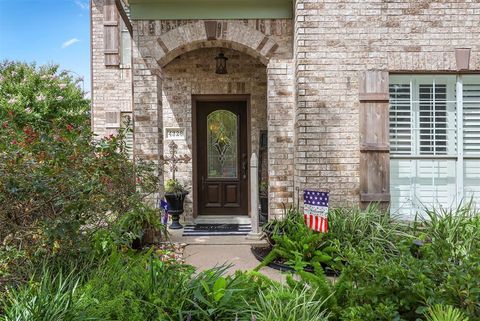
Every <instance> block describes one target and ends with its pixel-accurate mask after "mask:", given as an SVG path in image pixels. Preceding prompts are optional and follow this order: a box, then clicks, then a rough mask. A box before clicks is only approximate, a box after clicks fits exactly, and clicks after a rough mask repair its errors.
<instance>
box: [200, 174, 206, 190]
mask: <svg viewBox="0 0 480 321" xmlns="http://www.w3.org/2000/svg"><path fill="white" fill-rule="evenodd" d="M200 184H202V191H204V190H205V178H204V177H203V176H202V179H201V183H200Z"/></svg>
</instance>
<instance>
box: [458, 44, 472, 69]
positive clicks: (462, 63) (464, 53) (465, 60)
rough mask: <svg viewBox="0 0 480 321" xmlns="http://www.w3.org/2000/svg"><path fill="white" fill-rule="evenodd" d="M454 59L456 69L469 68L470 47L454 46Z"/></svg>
mask: <svg viewBox="0 0 480 321" xmlns="http://www.w3.org/2000/svg"><path fill="white" fill-rule="evenodd" d="M455 60H456V62H457V70H468V69H469V68H470V48H455Z"/></svg>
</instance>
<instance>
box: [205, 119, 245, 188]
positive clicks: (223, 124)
mask: <svg viewBox="0 0 480 321" xmlns="http://www.w3.org/2000/svg"><path fill="white" fill-rule="evenodd" d="M237 141H238V119H237V115H235V114H234V113H232V112H230V111H228V110H216V111H214V112H212V113H211V114H210V115H208V116H207V169H208V177H210V178H232V177H237V159H238V157H237V144H238V142H237Z"/></svg>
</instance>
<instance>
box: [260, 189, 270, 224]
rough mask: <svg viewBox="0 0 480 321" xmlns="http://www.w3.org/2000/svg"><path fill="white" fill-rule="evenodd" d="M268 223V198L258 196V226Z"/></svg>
mask: <svg viewBox="0 0 480 321" xmlns="http://www.w3.org/2000/svg"><path fill="white" fill-rule="evenodd" d="M267 222H268V196H260V225H263V224H265V223H267Z"/></svg>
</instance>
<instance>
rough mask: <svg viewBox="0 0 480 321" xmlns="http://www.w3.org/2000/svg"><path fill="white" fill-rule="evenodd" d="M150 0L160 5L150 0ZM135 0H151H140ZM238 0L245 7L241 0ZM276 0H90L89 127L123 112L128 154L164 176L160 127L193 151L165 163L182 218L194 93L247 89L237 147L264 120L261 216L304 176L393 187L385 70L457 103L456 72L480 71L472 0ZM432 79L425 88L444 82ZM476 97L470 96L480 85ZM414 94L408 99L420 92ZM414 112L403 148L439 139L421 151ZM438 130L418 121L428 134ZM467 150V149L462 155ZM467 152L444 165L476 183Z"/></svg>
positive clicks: (348, 188)
mask: <svg viewBox="0 0 480 321" xmlns="http://www.w3.org/2000/svg"><path fill="white" fill-rule="evenodd" d="M157 2H158V3H159V6H160V3H161V2H162V1H157ZM184 2H185V1H184ZM187 2H188V1H187ZM204 2H205V3H208V1H207V0H205V1H204ZM240 2H241V1H240ZM145 3H147V2H145ZM148 3H149V5H150V6H152V4H151V3H152V1H150V2H148ZM245 3H246V6H252V12H255V7H254V6H255V3H254V2H252V1H245ZM281 3H282V5H283V6H286V10H287V11H288V12H289V14H288V16H284V15H282V14H278V16H271V17H268V18H266V17H264V16H261V14H259V16H258V17H255V16H252V15H251V14H245V16H244V17H243V16H241V17H234V16H228V17H225V16H224V15H219V16H218V17H214V16H208V17H203V16H200V13H199V17H198V18H189V16H188V15H187V14H185V17H181V18H182V19H179V18H176V17H174V18H173V19H169V18H168V17H163V16H158V17H155V13H152V14H151V15H150V16H149V15H145V14H144V13H141V10H140V9H141V6H142V5H143V2H142V1H139V0H130V4H127V3H126V2H124V1H118V0H117V1H114V0H92V2H91V19H92V31H91V34H92V38H91V41H92V100H93V110H92V115H93V117H92V125H93V130H94V131H95V132H96V133H98V134H99V135H108V134H112V133H115V132H116V131H117V130H118V128H119V127H121V125H122V124H121V119H122V115H131V116H132V119H133V133H134V139H133V141H134V143H133V155H134V157H135V158H140V159H145V160H151V161H154V162H156V163H157V164H158V166H159V172H161V174H160V175H161V176H162V177H163V178H164V179H165V180H166V179H169V178H170V173H169V172H168V170H165V168H162V162H161V157H162V155H164V154H168V152H169V147H168V146H169V143H170V141H171V140H173V141H175V142H176V144H177V145H178V147H179V153H180V154H188V155H189V156H190V157H192V160H191V161H189V162H188V163H186V164H181V165H179V171H178V173H177V177H178V178H179V180H180V181H181V182H182V183H184V184H186V185H188V186H189V187H190V188H191V189H192V191H193V193H191V194H190V195H189V198H188V200H187V211H186V219H187V220H193V218H195V217H197V215H201V214H202V213H200V212H201V211H200V210H199V208H198V200H199V197H200V196H199V195H198V194H199V193H202V192H201V189H199V184H200V178H198V177H196V176H195V175H198V170H197V167H198V166H197V162H198V161H199V160H198V159H196V157H195V156H196V154H195V153H194V150H195V149H196V146H194V143H195V142H196V139H195V137H196V135H197V132H195V130H194V127H195V125H194V122H195V121H196V120H195V119H196V115H195V114H194V113H193V109H192V106H193V104H194V103H193V101H194V99H195V98H194V97H197V96H199V97H201V96H202V95H208V96H214V95H216V96H219V97H221V96H222V95H225V96H227V95H228V96H230V97H231V96H235V95H239V97H240V96H242V97H248V106H249V120H248V128H247V130H248V132H249V133H250V134H249V135H248V137H249V138H248V141H247V142H245V143H246V144H248V151H249V154H250V153H256V154H257V155H259V154H261V143H260V140H261V139H260V135H261V132H262V131H267V132H268V149H267V152H266V153H265V154H266V155H265V156H264V157H263V161H264V162H263V163H262V165H261V166H263V171H261V172H262V174H261V179H262V180H266V181H268V188H269V216H270V217H274V216H276V215H280V214H281V213H282V209H283V206H284V205H283V204H287V205H289V204H294V203H296V202H297V199H301V197H299V193H301V191H302V190H303V189H306V188H310V189H316V190H328V191H329V192H330V197H331V205H332V206H341V205H352V204H353V205H358V204H362V203H363V204H364V203H368V202H372V201H374V202H376V201H378V202H385V203H388V202H389V201H390V200H391V198H392V197H394V196H393V195H392V194H394V193H397V194H398V195H397V194H395V195H397V196H395V197H397V198H399V199H400V198H401V197H403V196H402V195H403V194H402V193H405V191H404V190H399V191H397V192H394V191H392V190H393V187H394V184H395V183H396V182H397V181H400V179H401V177H400V178H399V177H397V176H398V175H397V174H398V173H393V176H394V177H395V178H392V177H391V176H392V168H397V165H396V164H397V162H400V161H397V160H396V158H395V157H396V156H395V155H396V154H395V152H394V151H392V150H391V149H390V147H391V146H390V143H389V140H390V139H396V138H395V137H396V136H395V137H394V136H392V135H394V134H395V133H394V132H395V130H396V129H395V128H396V127H395V128H393V127H392V126H393V125H392V124H391V123H390V122H391V121H392V120H395V119H396V118H392V117H393V116H392V114H391V113H392V107H391V104H392V102H391V101H390V104H389V99H390V100H391V97H392V90H393V89H392V88H397V87H395V86H396V83H392V79H394V77H395V76H396V75H409V76H410V77H414V76H415V75H418V74H422V75H430V76H431V77H432V79H436V77H437V76H436V75H439V76H440V75H441V76H443V75H445V76H448V77H450V78H452V77H453V78H455V79H453V78H452V79H453V80H452V82H454V83H457V85H456V87H455V84H453V85H452V86H453V88H456V90H457V95H454V96H452V97H457V98H452V99H453V100H455V104H456V106H460V105H462V106H463V103H462V102H459V100H458V97H459V96H461V95H459V94H458V93H459V92H458V90H462V88H464V87H458V83H459V82H460V83H461V81H460V80H459V79H463V78H462V77H463V75H467V74H468V77H470V78H468V79H470V80H468V81H469V82H466V85H465V86H469V84H470V83H471V86H476V85H477V84H480V80H479V79H477V78H476V77H478V76H476V75H475V72H478V71H480V42H479V40H478V39H479V38H480V3H478V2H476V1H468V0H465V1H454V0H441V1H423V0H422V1H413V0H412V1H378V0H368V1H358V0H357V1H353V0H349V1H336V0H335V1H334V0H296V1H281ZM242 8H243V7H242ZM135 10H137V13H136V12H135ZM232 10H233V9H232ZM130 11H131V12H130ZM142 12H144V11H142ZM213 12H215V11H213ZM242 12H243V11H242ZM242 12H241V13H239V15H242ZM253 15H255V14H253ZM121 25H124V28H126V29H128V34H129V35H130V37H131V60H130V61H131V63H125V62H124V61H123V63H122V55H123V52H124V51H122V48H121V47H122V39H124V38H123V37H122V29H121V27H120V26H121ZM124 31H125V30H123V34H125V32H124ZM456 48H470V59H469V66H468V68H463V67H462V68H461V67H460V66H459V63H461V61H460V62H458V61H457V60H456V58H458V57H459V56H458V55H456V51H455V49H456ZM123 49H124V48H123ZM128 49H129V50H130V47H128ZM219 53H224V54H225V56H226V57H227V58H228V61H227V69H228V73H227V74H225V75H219V74H216V73H215V64H216V60H215V57H217V56H218V54H219ZM460 69H462V70H461V71H459V70H460ZM450 78H449V79H450ZM415 79H416V78H415ZM449 81H450V80H449ZM413 83H416V80H414V82H411V83H410V85H411V86H413V85H412V84H413ZM433 83H434V84H435V81H433ZM422 86H423V85H420V87H419V88H420V89H419V90H420V91H421V90H423V89H422V88H424V87H422ZM425 86H431V85H430V84H427V85H425ZM433 86H434V87H432V88H434V91H435V90H437V89H435V88H439V89H438V90H441V86H443V85H440V82H437V86H436V87H435V85H433ZM479 86H480V85H479ZM425 88H426V87H425ZM465 88H467V87H465ZM468 88H470V87H468ZM472 88H476V87H472ZM463 90H466V89H463ZM479 90H480V89H479ZM411 92H412V93H413V92H414V90H413V89H411ZM464 92H465V91H464ZM439 95H440V94H437V98H435V95H434V98H433V105H434V106H435V104H437V106H441V103H439V102H437V101H436V100H435V99H437V100H438V99H439V98H438V97H439ZM474 95H476V93H474ZM422 97H423V96H422ZM463 97H464V98H465V97H467V96H466V95H463ZM474 97H477V96H474ZM421 99H423V98H421ZM475 99H476V98H474V100H473V105H472V106H474V107H475V106H477V105H476V104H477V101H476V100H475ZM478 100H479V102H478V106H480V94H479V96H478ZM410 101H411V104H412V105H411V106H413V107H409V108H410V109H409V115H414V112H413V111H414V110H415V108H417V107H415V106H416V104H417V102H416V101H415V100H413V99H410ZM419 104H420V113H421V112H422V108H423V107H422V106H424V105H422V102H420V103H419ZM447 104H448V102H447ZM389 106H390V114H389ZM465 106H466V107H464V108H467V107H468V106H467V105H465ZM457 108H458V107H457ZM475 108H476V107H475ZM446 109H448V108H447V107H446ZM465 110H466V109H465ZM478 110H480V107H479V109H478ZM410 111H411V112H410ZM441 112H443V111H435V107H434V109H433V115H434V118H432V119H434V121H433V122H434V123H435V122H441V120H438V119H437V118H435V117H437V116H438V115H440V113H441ZM453 113H454V114H456V115H460V114H458V112H456V111H455V110H454V111H453ZM412 119H413V116H412ZM435 119H437V120H435ZM465 119H467V118H465ZM479 119H480V118H479ZM412 122H413V121H412ZM420 122H422V120H420ZM458 123H459V122H458V120H457V122H456V123H455V124H458ZM479 125H480V123H479ZM422 126H423V125H420V129H419V130H418V131H419V134H418V137H419V138H418V140H419V146H420V147H419V151H420V152H419V154H418V155H417V154H414V153H413V152H412V153H413V154H412V155H410V156H411V158H409V161H410V162H416V161H418V162H422V161H427V160H428V161H437V160H436V157H437V156H438V157H439V159H441V158H442V157H443V154H442V153H438V155H437V154H436V153H432V154H428V153H427V154H423V152H424V151H425V150H426V149H425V148H424V147H422V146H424V144H425V143H423V141H422V139H423V138H422V137H423V136H422V133H423V131H424V130H426V129H425V128H426V127H422ZM453 126H457V127H456V129H455V130H454V131H455V133H456V135H450V136H448V137H449V138H448V139H454V140H455V138H452V137H457V143H458V144H460V141H458V137H459V135H460V136H462V137H467V135H466V134H465V135H464V134H463V133H462V132H461V131H462V130H463V127H461V126H458V125H453ZM447 127H448V126H447ZM392 128H393V129H392ZM409 128H411V133H412V134H411V135H412V136H409V139H410V140H412V141H414V140H415V139H414V137H413V135H414V133H415V130H416V129H415V128H414V126H413V125H411V126H410V127H409ZM172 133H174V134H175V135H174V136H172V137H170V136H169V135H171V134H172ZM392 133H393V134H392ZM432 133H433V134H432ZM442 133H443V132H440V131H439V130H438V129H436V128H435V129H430V134H431V135H432V137H433V136H435V135H437V134H438V135H440V136H442V135H443V134H442ZM475 135H477V132H474V137H473V141H472V142H473V144H474V145H477V146H478V144H480V134H478V135H479V136H475ZM440 136H438V137H440ZM435 137H437V136H435ZM468 137H470V136H468ZM434 139H437V138H434ZM438 139H439V138H438ZM196 143H197V144H198V142H196ZM422 144H423V145H422ZM460 149H462V147H461V146H460V147H458V148H456V150H460ZM412 150H413V149H412ZM462 150H463V149H462ZM479 153H480V151H479ZM458 154H459V155H460V154H461V155H460V156H455V157H456V158H455V162H456V163H459V162H461V161H462V162H463V160H464V158H463V157H464V155H463V153H460V152H459V153H458ZM428 155H430V156H432V157H430V158H429V156H428ZM455 155H457V154H455ZM248 156H249V155H248ZM400 156H401V157H400V159H403V158H402V157H406V158H407V156H408V155H406V154H404V155H400ZM476 156H478V155H477V153H476V152H474V153H473V154H471V159H472V160H475V158H476ZM449 157H450V155H449ZM452 157H453V156H452ZM431 158H432V159H433V160H432V159H431ZM445 158H446V157H445ZM239 159H240V158H239ZM466 159H467V158H466ZM465 161H466V162H467V161H468V159H467V160H465ZM394 164H395V165H394ZM411 164H413V163H411ZM465 164H466V163H465ZM467 165H468V164H467ZM467 165H465V166H461V167H458V166H457V167H456V168H457V170H459V169H461V170H462V171H463V170H465V171H467V169H468V168H471V173H470V174H468V175H470V176H468V175H467V174H465V175H464V174H463V173H461V174H459V173H458V172H457V173H456V174H454V176H460V175H461V176H464V177H465V181H469V182H471V183H469V184H470V185H471V186H469V187H468V189H467V188H466V189H465V191H466V190H469V191H474V192H475V191H478V193H480V169H478V168H477V167H475V166H474V167H469V166H467ZM237 166H240V165H239V164H237ZM415 166H416V165H415ZM419 166H420V165H419ZM420 167H421V166H420ZM440 167H441V166H440ZM440 167H439V168H440ZM464 167H465V168H464ZM239 168H240V167H239ZM162 169H163V170H164V171H163V172H162ZM477 169H478V171H477ZM412 175H413V174H412ZM195 177H196V178H195ZM477 179H478V183H477V182H476V180H477ZM462 182H463V180H462V181H461V182H460V183H459V184H463V183H462ZM455 186H456V187H455V191H459V192H458V193H459V194H458V195H461V196H463V197H465V195H466V194H465V193H463V190H464V188H463V186H461V187H459V186H458V184H457V185H455ZM452 188H453V187H452ZM421 189H422V188H421V187H419V190H421ZM434 189H435V191H437V190H438V188H437V187H435V186H434ZM460 190H461V192H460ZM199 191H200V192H199ZM161 193H162V191H159V195H161ZM207 193H208V192H207ZM212 193H213V192H212ZM468 195H470V194H468ZM471 195H472V196H475V195H476V194H475V193H473V192H472V193H471ZM240 197H247V196H245V195H240ZM457 201H458V200H457Z"/></svg>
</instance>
